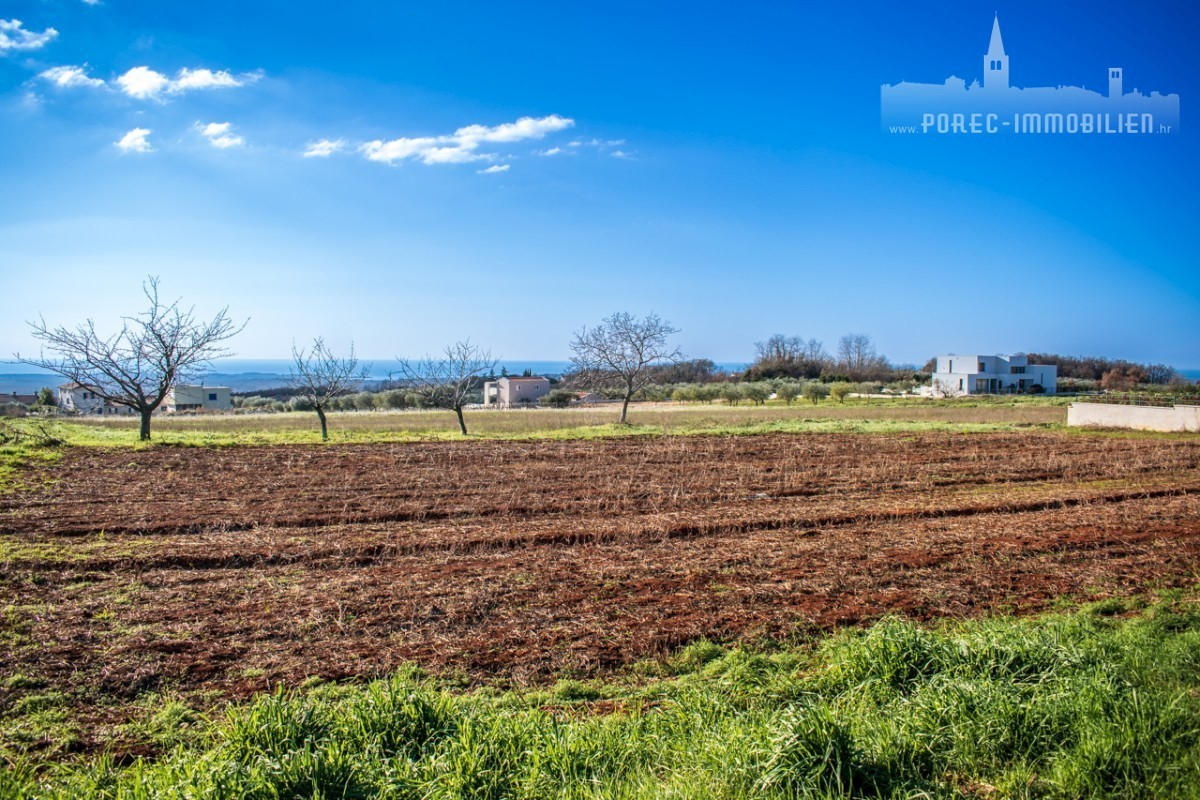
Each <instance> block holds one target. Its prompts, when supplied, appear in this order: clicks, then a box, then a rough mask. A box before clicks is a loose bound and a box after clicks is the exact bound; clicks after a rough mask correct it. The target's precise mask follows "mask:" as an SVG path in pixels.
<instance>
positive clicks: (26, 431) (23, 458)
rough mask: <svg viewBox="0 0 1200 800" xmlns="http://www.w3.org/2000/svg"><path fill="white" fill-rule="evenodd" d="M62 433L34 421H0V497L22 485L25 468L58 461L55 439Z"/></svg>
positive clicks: (52, 425) (57, 426) (54, 426)
mask: <svg viewBox="0 0 1200 800" xmlns="http://www.w3.org/2000/svg"><path fill="white" fill-rule="evenodd" d="M65 430H66V429H65V428H64V427H63V426H61V425H57V424H54V423H45V422H43V421H42V420H37V419H35V420H25V419H5V418H0V493H3V492H5V491H10V490H12V489H16V488H20V487H21V486H22V485H23V484H22V472H23V470H24V468H25V467H27V466H29V465H31V464H36V463H53V462H55V461H57V460H58V458H59V455H60V454H61V451H60V449H59V448H58V446H57V445H58V444H59V442H58V441H57V438H58V437H59V436H61V435H62V432H63V431H65Z"/></svg>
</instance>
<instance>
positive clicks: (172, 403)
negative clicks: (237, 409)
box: [162, 384, 233, 414]
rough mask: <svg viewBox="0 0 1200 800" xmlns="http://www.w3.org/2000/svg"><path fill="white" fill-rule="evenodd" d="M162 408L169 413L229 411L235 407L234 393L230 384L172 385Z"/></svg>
mask: <svg viewBox="0 0 1200 800" xmlns="http://www.w3.org/2000/svg"><path fill="white" fill-rule="evenodd" d="M162 408H163V410H164V411H166V412H167V413H168V414H174V413H175V412H177V411H227V410H229V409H231V408H233V394H232V392H231V390H230V388H229V387H228V386H193V385H189V384H179V385H178V386H172V387H171V388H170V390H168V391H167V396H166V397H165V398H164V399H163V404H162Z"/></svg>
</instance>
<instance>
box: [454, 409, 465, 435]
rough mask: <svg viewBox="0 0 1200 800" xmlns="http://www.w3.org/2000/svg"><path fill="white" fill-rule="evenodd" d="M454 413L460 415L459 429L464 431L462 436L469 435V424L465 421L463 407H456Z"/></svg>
mask: <svg viewBox="0 0 1200 800" xmlns="http://www.w3.org/2000/svg"><path fill="white" fill-rule="evenodd" d="M454 413H455V414H458V427H459V429H460V430H462V435H463V436H466V435H467V422H466V420H464V419H463V413H462V406H455V407H454Z"/></svg>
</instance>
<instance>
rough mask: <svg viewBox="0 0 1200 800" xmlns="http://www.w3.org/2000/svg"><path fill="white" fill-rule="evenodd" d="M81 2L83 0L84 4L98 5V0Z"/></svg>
mask: <svg viewBox="0 0 1200 800" xmlns="http://www.w3.org/2000/svg"><path fill="white" fill-rule="evenodd" d="M83 2H84V5H89V6H98V5H100V0H83Z"/></svg>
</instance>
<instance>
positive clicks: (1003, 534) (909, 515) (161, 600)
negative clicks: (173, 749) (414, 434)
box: [0, 433, 1200, 743]
mask: <svg viewBox="0 0 1200 800" xmlns="http://www.w3.org/2000/svg"><path fill="white" fill-rule="evenodd" d="M28 478H29V479H28V480H26V481H25V484H26V485H34V486H40V488H35V489H29V490H25V491H21V492H18V493H14V494H10V495H8V496H6V497H3V498H0V596H3V598H4V604H5V605H6V606H7V608H6V610H5V616H4V619H2V620H0V678H3V677H6V676H12V675H16V674H20V675H23V676H26V677H27V678H29V679H32V680H33V681H34V683H39V682H40V683H41V685H42V686H48V687H53V688H55V689H56V690H58V691H62V692H67V693H69V694H70V695H71V696H72V697H73V698H74V699H75V702H76V707H77V709H78V710H79V713H80V714H81V718H83V719H86V720H88V721H89V722H88V733H89V735H91V736H99V735H100V734H98V733H97V731H99V730H101V729H102V728H103V726H104V724H105V723H107V722H111V721H114V720H119V719H120V718H122V716H123V715H125V714H127V713H129V712H128V711H126V710H123V709H124V708H125V707H126V706H125V705H122V704H128V703H130V702H131V701H133V700H135V699H136V698H137V697H138V696H139V695H142V694H144V693H146V692H150V691H158V692H164V691H165V692H182V693H184V694H186V695H188V696H189V697H200V696H201V695H202V693H205V692H208V693H209V694H207V695H204V696H206V697H207V698H208V700H209V701H215V700H218V699H223V698H229V697H245V696H248V695H250V694H252V693H254V692H257V691H262V690H264V689H266V688H268V687H269V686H270V685H271V684H273V683H275V682H277V681H280V680H286V681H291V682H298V681H300V680H302V679H304V678H305V677H307V676H314V675H315V676H321V677H324V678H348V677H365V676H373V675H377V674H381V673H384V672H387V671H389V670H392V669H394V668H396V667H398V666H399V665H401V664H402V663H404V662H408V661H415V662H417V663H419V664H420V665H422V666H424V667H427V668H429V669H431V670H434V671H438V672H443V673H446V672H461V673H463V674H464V675H465V676H467V677H469V678H471V679H476V680H488V681H499V682H502V683H503V682H517V683H524V682H536V681H541V680H546V679H549V678H551V677H552V676H555V675H564V674H568V675H593V674H600V673H603V672H605V671H609V670H612V669H614V668H617V667H620V666H622V665H625V664H628V663H630V662H632V661H636V660H638V659H643V658H647V657H655V656H660V655H662V654H664V653H666V652H668V651H669V650H671V649H673V648H676V647H678V646H680V645H682V644H685V643H687V642H688V641H691V640H694V639H696V638H699V637H708V638H713V639H717V640H722V641H747V640H754V639H757V638H760V637H789V636H794V635H797V634H798V633H803V632H805V631H810V630H815V629H826V628H831V627H834V626H838V625H847V624H859V623H862V622H864V621H868V620H871V619H874V618H877V617H878V616H880V615H882V614H886V613H890V612H899V613H904V614H907V615H910V616H913V617H916V618H921V619H927V618H933V617H938V616H947V615H949V616H969V615H977V614H981V613H987V612H989V611H994V610H997V609H1004V610H1017V611H1028V610H1035V609H1038V608H1042V607H1045V606H1046V605H1047V604H1048V603H1050V602H1053V601H1054V600H1055V598H1058V597H1060V596H1062V595H1087V596H1090V597H1102V596H1106V595H1122V594H1131V593H1136V592H1139V591H1143V590H1145V589H1146V588H1147V586H1150V585H1155V586H1168V585H1185V584H1186V585H1192V584H1194V583H1195V581H1196V577H1197V574H1198V569H1200V443H1198V442H1196V441H1194V440H1193V441H1188V440H1181V439H1150V438H1144V439H1134V438H1129V439H1125V438H1112V437H1099V436H1079V435H1066V434H1037V433H1001V434H972V435H962V434H949V433H946V434H942V433H930V434H920V435H888V436H875V435H872V436H868V435H860V434H853V435H831V434H821V435H771V436H744V437H678V438H663V439H647V438H637V439H625V440H607V441H593V442H583V441H570V442H495V441H467V442H461V443H423V444H397V445H363V446H325V447H308V446H294V447H291V446H288V447H285V446H273V447H262V448H248V447H247V448H228V449H199V448H168V447H159V448H154V449H150V450H146V451H138V452H133V451H128V450H102V449H95V448H80V449H75V450H71V451H69V452H68V453H67V454H66V455H65V456H64V458H63V459H62V460H61V461H60V462H59V463H58V464H56V465H55V466H54V467H53V468H52V470H49V469H48V470H46V471H45V472H44V474H34V475H31V476H28ZM2 692H3V690H2V689H0V693H2ZM10 694H12V696H15V694H13V693H10ZM11 700H12V697H9V698H8V699H7V700H6V699H5V698H4V697H3V696H0V713H2V712H3V707H4V706H5V705H6V704H8V703H9V702H10V701H11ZM94 741H95V740H94V739H93V743H94Z"/></svg>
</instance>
